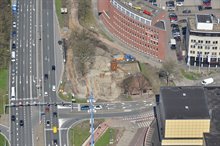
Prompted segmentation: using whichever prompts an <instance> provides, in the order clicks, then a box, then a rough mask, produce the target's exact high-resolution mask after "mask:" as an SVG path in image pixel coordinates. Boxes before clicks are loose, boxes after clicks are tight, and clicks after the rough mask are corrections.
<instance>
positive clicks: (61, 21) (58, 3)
mask: <svg viewBox="0 0 220 146" xmlns="http://www.w3.org/2000/svg"><path fill="white" fill-rule="evenodd" d="M55 5H56V13H57V17H58V21H59V24H60V26H61V27H63V25H64V19H63V16H62V14H61V13H60V9H61V7H62V0H55Z"/></svg>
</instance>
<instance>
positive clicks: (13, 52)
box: [11, 51, 15, 62]
mask: <svg viewBox="0 0 220 146" xmlns="http://www.w3.org/2000/svg"><path fill="white" fill-rule="evenodd" d="M11 61H12V62H14V61H15V51H12V52H11Z"/></svg>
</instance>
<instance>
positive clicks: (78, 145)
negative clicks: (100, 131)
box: [69, 119, 104, 146]
mask: <svg viewBox="0 0 220 146" xmlns="http://www.w3.org/2000/svg"><path fill="white" fill-rule="evenodd" d="M103 121H104V120H102V119H99V120H95V124H94V127H95V128H96V127H97V126H98V125H99V124H100V123H102V122H103ZM89 129H90V125H89V121H84V122H82V123H79V124H78V125H76V126H74V127H73V128H71V129H70V131H69V139H70V146H82V144H83V143H84V141H85V140H86V139H87V138H88V137H89V136H90V133H89Z"/></svg>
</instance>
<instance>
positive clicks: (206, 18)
mask: <svg viewBox="0 0 220 146" xmlns="http://www.w3.org/2000/svg"><path fill="white" fill-rule="evenodd" d="M196 16H197V19H196ZM197 20H198V22H200V23H207V22H209V23H213V30H200V29H197V28H196V25H197ZM188 24H189V27H190V30H191V31H198V32H204V33H205V32H212V33H214V32H218V33H219V32H220V23H218V20H217V18H216V17H215V15H213V16H211V15H195V16H194V17H188Z"/></svg>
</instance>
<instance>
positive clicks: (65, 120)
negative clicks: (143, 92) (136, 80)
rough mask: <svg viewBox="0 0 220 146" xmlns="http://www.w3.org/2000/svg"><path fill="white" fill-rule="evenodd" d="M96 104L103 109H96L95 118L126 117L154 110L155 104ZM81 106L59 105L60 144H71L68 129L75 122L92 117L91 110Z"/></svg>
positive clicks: (140, 102) (144, 102)
mask: <svg viewBox="0 0 220 146" xmlns="http://www.w3.org/2000/svg"><path fill="white" fill-rule="evenodd" d="M96 105H101V106H102V109H97V110H96V112H95V115H94V118H110V117H124V116H130V115H137V114H140V113H144V112H149V111H152V110H153V104H152V103H151V102H146V101H132V102H124V103H123V102H122V103H96ZM80 106H81V105H80ZM80 106H79V105H78V104H73V105H71V104H68V105H66V106H58V109H59V121H60V122H59V124H60V125H59V129H60V144H61V145H62V146H69V139H68V138H69V137H68V130H69V129H70V128H71V127H72V126H73V125H74V124H77V123H79V122H81V121H82V120H85V119H89V118H90V114H89V112H88V111H87V110H83V111H81V110H80V108H79V107H80Z"/></svg>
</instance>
